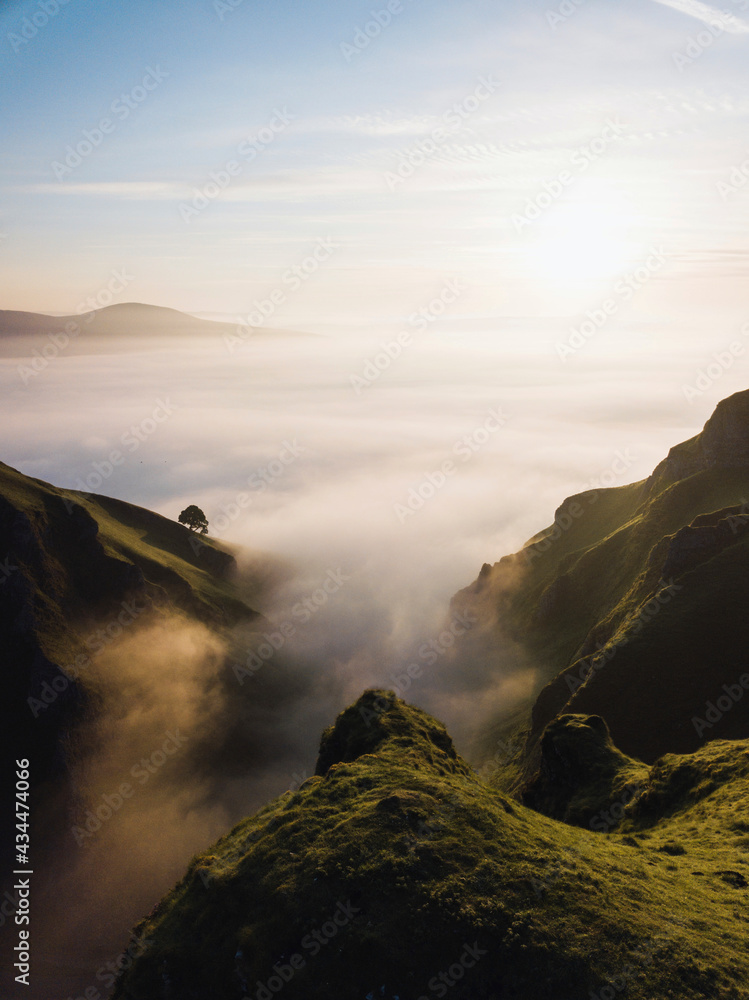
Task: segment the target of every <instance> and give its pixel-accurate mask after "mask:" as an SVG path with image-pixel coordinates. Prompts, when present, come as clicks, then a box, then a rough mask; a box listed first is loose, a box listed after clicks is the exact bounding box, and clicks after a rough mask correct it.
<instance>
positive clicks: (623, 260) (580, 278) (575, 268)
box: [526, 191, 634, 284]
mask: <svg viewBox="0 0 749 1000" xmlns="http://www.w3.org/2000/svg"><path fill="white" fill-rule="evenodd" d="M632 222H633V217H632V210H631V206H630V205H629V204H628V203H627V202H626V201H625V200H624V199H622V198H617V197H615V196H614V195H612V194H611V193H610V192H606V191H596V192H586V197H585V199H584V200H583V199H581V198H578V199H575V200H570V201H568V202H565V203H563V204H559V205H557V206H555V207H554V208H552V209H550V210H549V211H548V214H547V215H546V216H545V217H544V218H542V219H540V220H539V221H538V223H537V228H536V232H535V234H534V235H535V238H534V239H533V240H532V241H529V243H528V244H527V245H526V263H527V265H528V267H529V268H530V270H531V271H532V272H533V273H534V275H535V276H536V277H538V278H541V279H543V280H544V281H553V282H562V283H564V284H577V283H587V282H590V281H601V280H603V279H606V278H613V277H615V276H616V275H618V274H621V273H623V272H624V271H625V270H626V267H627V263H628V262H629V261H630V260H631V258H632V254H633V250H634V247H633V242H632V240H631V238H629V233H630V232H631V229H632Z"/></svg>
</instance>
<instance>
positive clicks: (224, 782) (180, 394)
mask: <svg viewBox="0 0 749 1000" xmlns="http://www.w3.org/2000/svg"><path fill="white" fill-rule="evenodd" d="M434 329H437V327H436V326H435V328H434ZM397 336H398V334H397V332H396V333H393V332H391V331H383V333H382V336H381V337H378V338H369V339H365V338H359V337H357V338H354V339H348V340H345V341H343V340H340V339H335V338H323V337H320V338H309V339H308V340H299V339H295V340H288V341H286V340H283V339H280V340H277V341H275V340H271V339H268V338H264V339H263V340H262V341H260V340H253V338H252V337H251V336H249V337H247V338H244V340H243V342H242V344H241V346H239V347H238V348H237V347H234V349H231V348H230V347H229V346H227V345H226V344H225V343H223V342H221V341H220V340H216V341H210V342H198V343H195V342H191V343H190V344H189V345H188V344H179V343H175V342H174V341H171V342H158V341H153V342H149V344H148V346H147V347H143V348H142V349H138V350H134V348H133V344H132V342H131V343H129V344H128V347H127V350H123V351H122V353H119V354H118V353H116V351H114V350H113V344H112V343H109V344H108V345H107V354H106V355H96V354H78V355H72V354H70V355H67V354H65V352H62V353H61V354H60V355H59V356H56V357H55V358H54V359H53V360H51V361H50V363H49V365H47V366H46V367H45V368H44V370H42V371H40V372H39V373H38V374H37V375H36V376H35V377H34V378H32V379H30V380H28V382H27V383H25V384H24V383H23V382H22V380H21V379H20V378H19V377H18V365H19V363H20V362H19V359H12V358H10V359H9V358H5V359H4V360H3V361H2V362H1V364H2V373H3V378H4V381H5V384H6V385H7V386H8V387H9V391H8V392H7V393H6V394H5V396H4V397H3V402H2V403H1V404H0V407H1V408H2V414H3V419H4V420H5V421H6V426H8V422H9V421H10V422H12V426H13V428H14V431H15V433H14V437H13V439H12V440H11V441H9V442H7V444H6V451H5V454H4V455H3V459H4V460H5V461H6V462H7V463H9V464H11V465H13V466H15V467H17V468H19V469H20V470H21V471H23V472H25V473H27V474H30V475H33V476H37V477H39V478H42V479H46V480H48V481H51V482H53V483H54V484H56V485H59V486H65V487H71V488H79V489H86V490H91V491H93V492H100V493H103V494H107V495H111V496H116V497H119V498H121V499H125V500H129V501H131V502H134V503H137V504H140V505H143V506H146V507H150V508H152V509H156V510H159V511H160V512H161V513H163V514H165V515H167V516H169V517H172V518H176V516H177V515H178V514H179V512H180V510H182V509H183V508H184V507H186V506H187V505H188V504H190V503H197V504H198V505H199V506H201V507H202V508H203V509H204V510H205V512H206V514H207V515H208V518H209V521H210V523H211V533H212V534H213V535H214V536H216V537H218V538H220V539H221V540H223V541H225V542H226V543H227V544H230V545H236V546H241V547H242V550H243V554H240V568H241V571H242V573H243V574H244V575H245V577H246V578H247V579H248V580H250V583H249V584H248V588H249V589H248V593H251V602H252V603H253V605H254V606H255V607H257V608H258V610H260V611H261V612H262V613H263V614H264V615H265V617H266V619H267V626H266V625H263V626H262V628H261V629H260V631H259V633H257V632H248V631H247V630H244V631H243V630H237V632H236V633H235V635H234V636H233V637H231V638H230V639H228V640H227V641H226V642H219V641H218V640H217V639H216V637H215V636H213V635H212V634H211V633H210V632H208V631H207V630H206V629H205V628H204V627H203V626H199V625H196V624H195V623H190V622H187V621H186V620H183V619H180V618H167V619H165V618H162V617H159V616H155V617H154V618H153V619H149V620H147V621H146V620H145V619H144V620H140V621H139V622H138V623H136V625H134V626H133V627H132V629H129V630H128V631H127V634H126V635H124V636H123V638H122V639H121V640H120V641H119V642H118V643H117V644H113V645H112V646H110V647H108V648H107V650H106V651H105V653H104V654H103V655H102V656H101V657H100V658H99V659H98V660H97V664H96V671H95V687H96V690H97V694H98V706H99V711H98V714H97V715H96V716H95V718H94V720H93V721H92V723H91V724H89V725H88V726H86V727H85V728H84V729H83V730H82V731H81V733H79V734H78V735H77V737H76V741H75V742H74V751H75V753H74V766H73V777H74V789H73V791H74V802H73V808H72V812H70V811H69V806H70V803H69V802H68V801H64V802H61V803H57V804H50V815H49V817H48V821H49V822H50V823H51V824H52V825H53V826H54V827H55V828H56V831H57V832H56V836H55V837H54V838H53V841H52V842H51V843H52V848H53V854H52V856H51V861H50V870H54V871H55V872H57V873H59V874H58V875H55V876H54V878H52V879H51V880H49V882H48V885H47V888H46V890H45V891H46V893H47V896H46V900H47V903H46V907H47V913H48V919H45V920H44V922H43V923H42V921H41V919H40V921H39V927H38V934H39V935H40V938H41V939H42V940H43V941H44V942H45V944H44V949H43V950H44V952H45V954H46V955H47V957H48V960H49V961H53V960H54V962H59V963H61V965H60V966H57V967H52V966H48V967H47V969H46V972H44V973H43V974H41V973H40V978H41V979H42V981H44V982H45V983H46V986H45V989H48V987H49V983H50V982H54V983H55V984H56V987H57V986H59V988H60V993H59V998H60V1000H66V998H67V997H68V995H71V996H73V995H76V993H75V992H74V991H76V990H78V991H79V992H81V991H83V990H85V988H86V987H87V986H88V985H93V986H96V987H99V988H100V987H101V986H102V985H104V980H105V979H106V976H107V973H106V971H105V972H104V973H101V969H102V967H103V966H105V963H106V962H107V961H110V960H112V959H113V958H114V956H115V955H116V953H117V951H118V949H119V948H122V947H125V946H126V945H127V934H128V928H129V927H131V926H132V925H133V923H134V922H135V921H136V920H137V918H138V917H139V916H140V915H142V914H143V913H144V912H146V911H147V910H148V909H150V908H151V906H152V905H153V904H154V903H155V902H156V901H157V900H158V898H159V897H160V896H161V894H162V893H163V892H164V891H165V890H166V889H168V887H169V886H170V884H172V883H173V882H174V881H175V880H176V879H177V878H178V877H179V876H180V875H181V873H182V872H183V871H184V868H185V866H186V864H187V862H188V860H189V858H190V856H191V855H192V854H193V853H195V852H196V851H198V850H201V849H204V848H205V847H207V846H208V845H209V844H210V843H211V841H212V840H214V839H215V838H216V837H217V836H219V835H221V833H223V832H225V831H226V830H227V829H228V828H229V827H230V826H231V825H232V824H233V823H235V822H236V821H237V820H238V819H240V818H241V817H242V816H243V815H245V814H246V813H247V812H249V811H252V810H254V809H256V808H258V807H259V806H260V805H262V804H263V803H264V802H266V801H268V799H269V798H271V797H273V796H275V795H277V794H279V793H280V792H283V791H284V790H285V789H288V788H290V787H295V786H297V785H298V784H299V783H300V782H301V781H302V780H304V778H305V777H306V776H307V775H308V774H309V773H311V770H312V767H313V766H314V759H315V752H316V746H317V740H318V738H319V734H320V731H321V730H322V728H323V727H324V726H325V725H328V724H329V723H330V722H331V721H332V720H333V718H334V717H335V714H336V713H337V712H338V711H340V710H341V709H342V708H343V707H344V706H345V705H346V704H348V703H350V702H351V701H352V700H353V699H354V698H356V697H357V696H358V694H360V693H361V691H362V689H363V688H365V687H367V686H374V685H376V686H383V687H389V688H396V689H397V690H398V691H399V693H401V694H402V695H403V696H404V697H406V698H407V699H409V700H411V701H413V702H415V703H417V704H419V705H422V706H423V707H425V708H427V709H428V710H430V711H432V712H434V713H435V714H437V715H439V716H440V717H442V718H443V719H444V721H445V722H446V723H447V724H448V726H449V727H450V729H451V731H452V732H453V734H454V736H455V737H456V738H457V740H458V743H459V746H461V747H463V748H464V749H467V748H468V747H469V746H470V739H471V735H472V733H473V732H474V731H475V729H476V727H477V726H478V725H480V724H481V722H482V720H485V719H489V718H495V717H496V716H497V715H499V714H501V713H502V712H504V711H511V710H512V709H513V708H514V707H515V706H516V705H517V704H518V703H519V702H521V701H523V700H524V699H526V698H527V697H528V696H529V694H530V693H531V691H532V689H533V685H534V681H535V675H534V669H533V664H532V663H528V662H527V661H526V659H525V657H524V655H523V653H522V651H521V650H520V649H518V648H517V647H515V646H513V645H511V644H509V643H508V644H506V646H505V647H503V648H501V649H495V650H494V652H493V654H492V656H491V657H490V658H486V657H484V656H482V655H481V654H480V653H477V652H476V650H477V649H479V648H480V644H478V643H476V642H475V641H474V640H475V637H476V634H477V633H476V631H475V629H476V627H477V626H476V623H475V622H472V621H470V620H468V621H466V620H465V619H464V618H461V617H460V616H459V615H456V614H455V613H453V612H451V610H450V606H449V602H450V598H451V597H452V596H453V594H454V593H455V592H456V591H457V590H459V589H460V588H461V587H463V586H466V585H467V584H468V583H470V582H471V581H472V580H473V579H474V578H475V577H476V575H477V573H478V570H479V569H480V567H481V565H482V563H484V562H494V561H496V560H498V559H499V558H500V557H501V556H502V555H504V554H506V553H508V552H510V551H514V550H516V549H517V548H518V547H519V546H520V545H521V544H522V543H523V542H524V541H525V540H526V539H527V538H528V537H530V536H531V535H532V534H534V533H535V532H537V531H538V530H540V529H541V528H542V527H544V526H545V525H547V524H548V523H550V521H551V520H552V517H553V512H554V509H555V508H556V507H557V506H558V504H559V503H560V502H561V501H562V500H563V499H564V497H565V496H566V495H569V494H571V493H573V492H579V491H581V490H583V489H585V488H588V487H592V486H596V485H599V486H600V485H603V486H607V485H620V484H623V483H625V482H631V481H633V480H636V479H639V478H642V477H644V476H645V475H647V474H648V473H649V472H650V471H651V470H652V468H653V467H654V466H655V464H656V463H657V462H658V461H659V460H660V459H661V458H662V457H663V455H664V454H665V452H666V450H667V448H668V447H669V446H670V445H672V444H674V443H675V442H676V441H678V440H680V439H683V438H685V437H688V436H689V435H690V434H691V433H693V432H694V431H695V430H697V429H698V428H699V427H700V426H701V424H702V423H703V422H704V419H705V417H706V416H707V415H708V414H709V412H710V410H711V409H712V406H713V403H714V398H719V397H720V396H724V395H728V394H729V393H730V392H731V391H733V390H734V389H736V388H740V387H741V388H743V385H742V384H741V381H742V379H741V370H740V363H739V362H738V361H737V363H736V365H735V366H732V367H731V368H729V369H726V370H725V371H724V373H723V374H722V375H721V376H720V378H719V379H718V378H716V379H714V380H713V381H711V382H710V384H709V390H706V391H705V392H704V393H703V395H702V397H700V399H699V400H698V401H697V402H696V403H694V402H693V403H689V402H688V401H687V400H686V398H685V396H684V394H683V392H682V380H686V379H687V377H694V375H695V373H696V371H698V370H699V366H700V365H701V364H703V361H702V355H701V354H700V353H699V352H694V351H692V349H691V348H690V346H689V344H685V345H684V347H683V353H682V355H681V356H680V357H678V358H674V357H673V356H672V357H670V359H669V361H670V365H669V366H666V364H665V363H664V365H663V366H658V365H657V364H653V363H652V360H651V361H650V362H648V364H647V365H646V364H644V363H643V362H642V360H641V359H640V360H637V359H635V357H634V356H633V357H632V361H631V363H630V364H629V365H627V364H626V363H624V364H623V365H622V366H621V367H620V370H619V372H618V373H617V379H616V381H614V380H612V378H611V376H610V375H608V376H607V377H604V376H603V375H602V371H603V370H604V364H605V360H606V359H605V356H603V357H602V356H600V355H597V354H596V352H595V351H594V350H593V349H592V348H591V352H590V354H589V355H585V354H584V352H583V353H581V357H580V358H578V359H577V360H576V361H575V362H574V363H571V364H569V365H567V366H566V367H565V365H563V364H562V363H561V362H560V360H559V359H558V358H557V357H556V356H554V355H553V353H548V352H547V354H546V356H540V355H539V351H538V345H537V341H538V340H539V333H538V331H536V332H535V334H534V337H535V341H536V343H535V344H534V337H531V338H530V339H529V338H525V337H524V335H523V333H522V332H520V333H516V334H514V335H512V336H509V335H508V336H505V338H504V340H503V344H504V347H503V350H502V351H501V352H500V351H499V350H497V348H496V339H495V338H494V337H493V336H492V335H487V334H481V333H474V334H465V335H463V336H461V337H457V336H455V335H451V334H450V333H449V331H447V330H442V332H440V333H433V332H431V331H430V332H427V333H424V334H423V335H422V336H421V338H419V337H416V336H414V337H412V338H411V339H412V342H411V343H408V344H406V345H405V346H404V344H403V343H401V344H400V347H401V350H398V346H397V345H398V341H397ZM540 338H541V339H543V333H542V334H541V335H540ZM394 345H395V346H394ZM524 345H525V346H524ZM666 372H669V374H666ZM671 372H675V374H670V373H671ZM265 566H271V567H275V570H276V572H275V579H276V583H275V585H274V586H273V587H270V586H266V587H265V588H260V590H258V588H257V586H256V585H255V586H253V585H252V582H251V580H252V578H253V577H256V576H257V573H258V568H259V567H260V568H263V567H265ZM279 567H280V570H279ZM461 642H462V647H461V645H460V644H461ZM456 648H457V649H458V650H459V652H458V654H457V655H456V652H455V650H456ZM144 761H145V763H143V762H144ZM123 784H124V785H126V786H128V788H130V789H132V794H131V795H126V794H125V791H123V789H122V787H121V786H122V785H123ZM97 810H98V813H97ZM108 811H109V812H111V817H109V818H107V819H104V820H101V819H100V821H99V822H100V825H99V826H97V819H96V817H97V815H99V814H100V815H102V816H105V815H106V814H107V812H108ZM92 816H93V817H94V818H93V820H92V819H91V817H92ZM87 821H88V822H89V826H90V827H92V828H94V829H92V830H88V829H87V827H86V822H87ZM76 829H77V830H78V833H77V834H76ZM81 831H83V832H81ZM73 942H77V943H75V944H74V943H73ZM99 973H101V975H100V976H99V980H98V981H97V978H96V977H97V975H99ZM104 994H105V991H104V990H103V989H102V995H104ZM33 1000H36V998H33ZM45 1000H49V993H48V992H47V993H46V994H45ZM54 1000H57V998H56V997H55V998H54Z"/></svg>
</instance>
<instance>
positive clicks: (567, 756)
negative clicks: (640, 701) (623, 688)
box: [523, 715, 647, 826]
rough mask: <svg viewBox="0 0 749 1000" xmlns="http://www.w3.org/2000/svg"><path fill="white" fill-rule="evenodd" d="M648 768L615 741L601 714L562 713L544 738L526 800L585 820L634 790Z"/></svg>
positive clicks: (552, 812) (556, 816)
mask: <svg viewBox="0 0 749 1000" xmlns="http://www.w3.org/2000/svg"><path fill="white" fill-rule="evenodd" d="M638 772H641V776H642V777H644V776H645V775H646V773H647V769H646V768H645V767H644V766H640V765H639V763H637V762H635V761H632V760H631V759H630V758H628V757H625V756H624V754H622V753H620V751H619V750H617V748H616V747H615V746H614V744H613V743H612V741H611V734H610V733H609V728H608V726H607V725H606V722H605V721H604V720H603V719H602V718H601V716H600V715H560V716H558V717H557V718H556V719H554V721H553V722H551V723H550V724H549V726H548V727H547V728H546V730H545V732H544V734H543V737H542V739H541V763H540V766H539V769H538V772H537V773H536V776H535V777H534V779H533V780H532V781H531V782H530V783H529V784H528V785H527V786H526V787H525V789H524V790H523V802H524V804H525V805H527V806H530V807H531V808H532V809H536V810H538V811H539V812H543V813H545V814H546V815H547V816H552V817H553V818H554V819H561V820H563V821H565V822H567V823H576V824H578V825H582V826H588V825H591V820H593V821H595V817H596V815H597V814H599V813H601V811H602V810H604V809H605V807H606V806H608V805H609V804H610V803H611V802H612V800H615V799H616V798H617V797H619V798H620V799H622V798H625V797H627V798H628V800H629V799H631V798H632V794H629V795H628V796H626V795H625V794H624V793H625V790H627V791H629V792H630V793H631V792H632V788H633V786H634V785H635V784H636V781H635V778H636V777H637V775H638Z"/></svg>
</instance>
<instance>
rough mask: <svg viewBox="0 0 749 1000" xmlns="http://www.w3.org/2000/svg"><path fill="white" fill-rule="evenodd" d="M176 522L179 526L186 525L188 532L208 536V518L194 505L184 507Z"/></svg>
mask: <svg viewBox="0 0 749 1000" xmlns="http://www.w3.org/2000/svg"><path fill="white" fill-rule="evenodd" d="M177 520H178V521H179V523H180V524H186V525H187V527H188V528H189V529H190V531H199V532H200V534H201V535H207V534H208V518H207V517H206V516H205V514H204V513H203V511H202V510H201V509H200V507H196V506H195V504H194V503H192V504H190V506H189V507H185V509H184V510H183V511H182V513H181V514H180V515H179V517H178V518H177Z"/></svg>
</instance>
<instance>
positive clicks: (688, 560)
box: [662, 507, 749, 580]
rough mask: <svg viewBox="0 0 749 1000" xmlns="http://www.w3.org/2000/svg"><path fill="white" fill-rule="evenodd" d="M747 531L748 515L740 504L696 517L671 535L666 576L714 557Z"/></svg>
mask: <svg viewBox="0 0 749 1000" xmlns="http://www.w3.org/2000/svg"><path fill="white" fill-rule="evenodd" d="M711 522H712V523H711ZM747 533H749V517H747V516H746V515H744V514H742V513H741V508H739V507H732V508H728V509H727V510H725V511H718V512H717V513H716V514H714V515H705V516H703V517H699V518H696V519H695V520H694V521H693V522H692V524H689V525H687V526H686V527H684V528H681V529H680V530H679V531H677V532H676V534H675V535H674V536H673V538H672V539H671V542H670V544H669V547H668V553H667V555H666V560H665V562H664V563H663V570H662V573H663V577H664V579H667V580H668V579H670V578H671V577H678V576H681V574H682V573H686V572H687V571H688V570H690V569H692V568H693V567H694V566H699V564H700V563H703V562H705V561H706V560H708V559H712V557H713V556H717V555H718V553H719V552H722V551H723V549H725V548H726V547H727V546H729V545H733V544H734V543H735V542H737V541H738V540H739V538H743V537H744V536H745V535H746V534H747Z"/></svg>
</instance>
